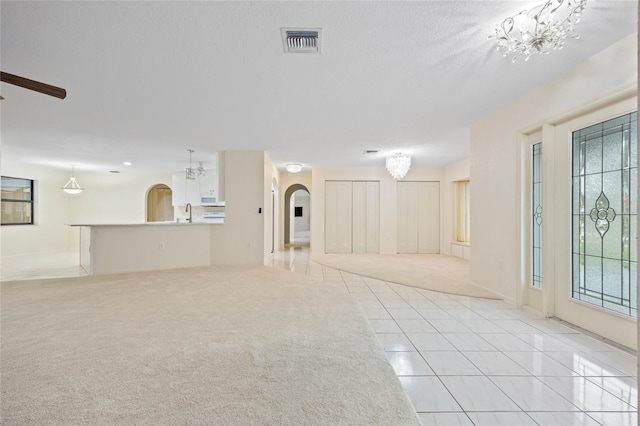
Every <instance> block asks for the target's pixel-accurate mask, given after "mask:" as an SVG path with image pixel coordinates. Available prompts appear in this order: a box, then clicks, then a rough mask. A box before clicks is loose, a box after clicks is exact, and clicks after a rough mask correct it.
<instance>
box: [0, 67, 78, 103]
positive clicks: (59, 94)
mask: <svg viewBox="0 0 640 426" xmlns="http://www.w3.org/2000/svg"><path fill="white" fill-rule="evenodd" d="M0 81H3V82H5V83H9V84H13V85H14V86H20V87H24V88H25V89H29V90H33V91H36V92H40V93H44V94H45V95H49V96H53V97H56V98H59V99H64V98H66V97H67V91H66V90H64V89H63V88H61V87H56V86H52V85H50V84H46V83H41V82H39V81H35V80H30V79H28V78H24V77H20V76H18V75H13V74H9V73H7V72H2V71H0Z"/></svg>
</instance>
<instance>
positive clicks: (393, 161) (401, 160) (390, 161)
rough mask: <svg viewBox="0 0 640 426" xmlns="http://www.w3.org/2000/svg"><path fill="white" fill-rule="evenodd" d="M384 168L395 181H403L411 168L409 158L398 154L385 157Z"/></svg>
mask: <svg viewBox="0 0 640 426" xmlns="http://www.w3.org/2000/svg"><path fill="white" fill-rule="evenodd" d="M386 166H387V170H389V173H391V176H393V178H394V179H395V180H400V179H404V177H405V176H406V175H407V172H408V171H409V168H410V167H411V156H410V155H406V154H401V153H399V152H398V153H397V154H395V155H392V156H391V157H387V161H386Z"/></svg>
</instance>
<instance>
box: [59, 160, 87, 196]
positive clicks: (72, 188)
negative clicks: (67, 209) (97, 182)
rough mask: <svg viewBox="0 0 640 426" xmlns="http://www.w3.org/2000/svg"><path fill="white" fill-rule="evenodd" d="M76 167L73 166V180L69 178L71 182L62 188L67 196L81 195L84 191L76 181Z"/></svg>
mask: <svg viewBox="0 0 640 426" xmlns="http://www.w3.org/2000/svg"><path fill="white" fill-rule="evenodd" d="M74 167H75V166H74V165H73V164H72V165H71V178H69V182H67V183H66V185H65V186H63V187H62V190H63V191H64V192H66V193H67V194H79V193H81V192H82V191H84V188H82V187H81V186H80V185H79V184H78V182H77V181H76V177H75V173H74Z"/></svg>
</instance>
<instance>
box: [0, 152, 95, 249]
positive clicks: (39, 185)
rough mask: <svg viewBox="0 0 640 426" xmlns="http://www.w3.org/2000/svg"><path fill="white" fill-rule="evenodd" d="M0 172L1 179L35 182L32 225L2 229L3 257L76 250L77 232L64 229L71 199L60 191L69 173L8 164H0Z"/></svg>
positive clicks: (27, 165)
mask: <svg viewBox="0 0 640 426" xmlns="http://www.w3.org/2000/svg"><path fill="white" fill-rule="evenodd" d="M0 169H1V170H0V173H1V174H2V175H3V176H10V177H17V178H23V179H32V180H35V191H34V200H35V206H34V209H35V211H34V220H35V225H24V226H23V225H20V226H1V227H0V241H1V246H0V247H1V250H2V256H12V255H18V254H25V253H35V252H41V251H59V250H68V249H72V248H75V247H77V244H78V230H77V229H71V227H69V226H66V225H65V224H67V223H69V215H68V212H69V203H70V201H71V200H72V197H74V195H70V194H66V193H65V192H63V191H62V189H61V188H62V187H63V186H64V184H65V183H67V181H68V180H69V177H70V175H71V171H70V170H69V171H62V170H56V169H50V168H46V167H42V166H36V165H31V164H23V163H12V162H7V161H3V162H2V166H1V167H0ZM76 176H77V177H78V181H79V182H80V183H81V184H82V185H84V182H83V181H82V180H81V179H80V177H79V176H78V175H77V174H76Z"/></svg>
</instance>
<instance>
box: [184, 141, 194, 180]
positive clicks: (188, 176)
mask: <svg viewBox="0 0 640 426" xmlns="http://www.w3.org/2000/svg"><path fill="white" fill-rule="evenodd" d="M187 151H189V167H187V170H186V171H185V174H184V177H185V179H187V180H196V175H197V171H196V169H194V168H193V167H191V154H193V149H188V150H187Z"/></svg>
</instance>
